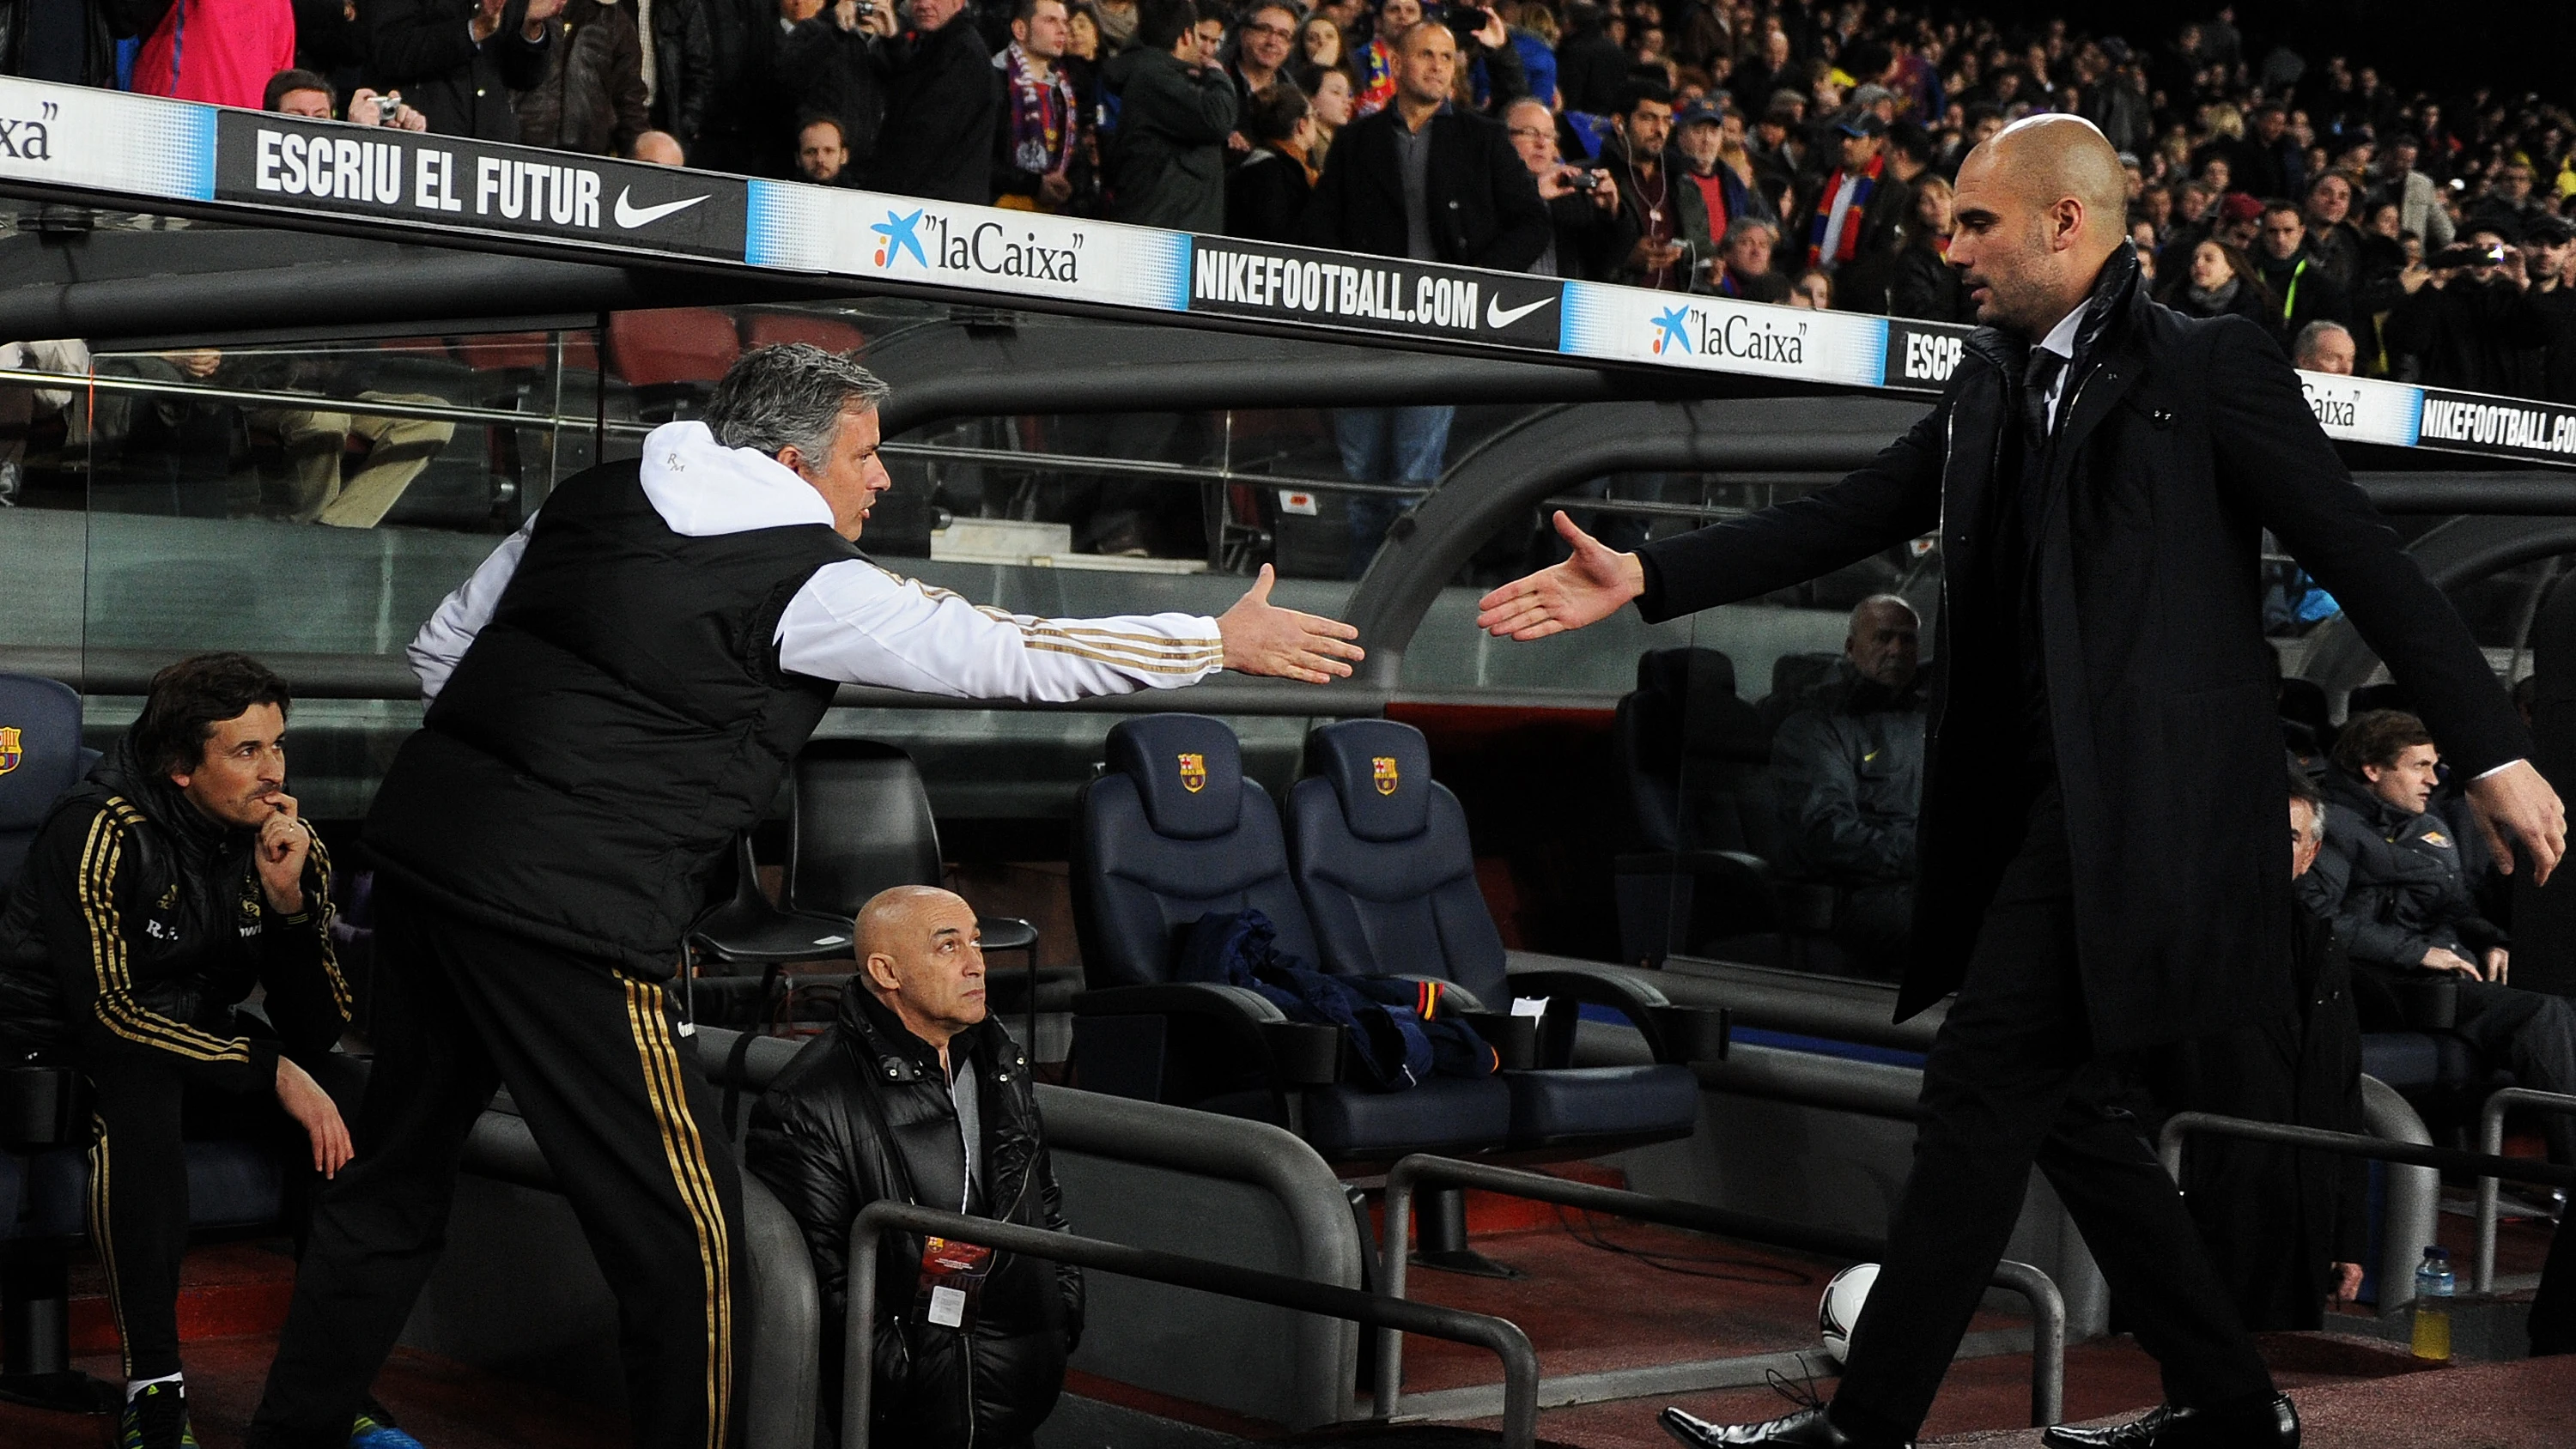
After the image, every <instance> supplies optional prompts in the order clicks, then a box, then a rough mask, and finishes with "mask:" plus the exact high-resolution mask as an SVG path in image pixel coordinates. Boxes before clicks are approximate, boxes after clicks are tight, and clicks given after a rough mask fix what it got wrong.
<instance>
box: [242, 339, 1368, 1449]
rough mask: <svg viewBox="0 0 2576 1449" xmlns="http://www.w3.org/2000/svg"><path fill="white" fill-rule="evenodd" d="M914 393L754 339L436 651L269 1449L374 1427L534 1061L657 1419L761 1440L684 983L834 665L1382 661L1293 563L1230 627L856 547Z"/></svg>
mask: <svg viewBox="0 0 2576 1449" xmlns="http://www.w3.org/2000/svg"><path fill="white" fill-rule="evenodd" d="M885 395H886V388H885V385H884V384H883V383H881V382H879V381H877V379H876V378H875V377H873V376H872V375H870V374H869V373H868V372H867V370H866V369H864V368H862V367H860V366H859V365H858V364H856V363H855V362H852V361H850V360H849V359H847V358H844V357H839V356H836V355H834V354H832V353H828V352H825V351H823V350H822V349H820V348H817V347H813V346H810V345H806V344H801V343H799V344H790V345H787V346H783V347H766V348H759V349H756V350H754V351H751V352H748V353H745V354H744V355H743V356H742V358H741V359H740V360H739V361H737V362H736V363H735V364H734V365H733V367H732V368H730V369H729V370H727V372H726V373H725V376H724V378H723V380H722V381H720V382H719V383H717V385H716V389H715V392H714V395H713V396H711V397H710V398H709V399H708V401H707V408H706V418H705V421H703V422H682V423H670V424H667V425H665V426H663V427H660V428H657V429H655V430H654V431H653V433H652V434H651V435H650V436H649V437H647V438H646V439H645V442H644V455H643V457H641V458H640V459H634V460H630V461H627V462H622V463H607V464H602V465H601V466H599V467H596V468H592V469H590V470H588V471H586V472H583V473H581V474H578V475H576V476H575V477H573V478H571V479H569V480H567V481H566V482H564V483H563V484H562V485H561V486H560V487H558V488H557V489H556V490H555V492H554V495H553V496H552V497H551V498H550V499H549V500H548V501H547V503H546V506H545V509H544V511H543V512H541V513H540V514H538V515H537V516H536V517H535V518H532V519H530V520H529V522H528V526H527V527H525V528H523V529H521V530H520V531H519V532H518V533H517V534H515V535H513V536H512V537H511V538H510V539H509V540H508V541H506V542H504V543H503V544H502V545H501V547H500V548H498V549H497V550H495V551H494V552H493V554H492V556H491V557H490V558H489V559H487V560H485V561H484V563H483V565H482V567H481V568H479V569H477V570H476V571H475V574H474V576H473V577H472V578H471V579H468V580H467V581H466V582H465V584H464V586H463V587H461V588H459V589H458V590H457V591H456V592H455V593H453V594H450V595H449V596H448V598H447V600H446V602H445V603H443V604H441V605H440V606H439V609H438V612H437V613H436V614H435V615H433V616H432V617H431V619H430V621H429V622H428V624H426V625H425V626H423V627H422V629H421V632H420V634H419V636H418V637H416V638H415V639H414V640H413V642H412V647H411V658H412V663H413V666H414V668H415V670H416V671H417V672H418V673H419V675H420V677H421V690H422V693H423V694H425V695H427V696H428V697H429V700H430V705H429V710H428V713H427V714H426V715H425V716H423V719H422V727H421V729H420V731H419V732H418V733H416V734H414V735H413V736H412V737H411V738H410V739H408V740H406V741H405V742H404V743H403V747H402V750H401V752H400V753H399V754H398V755H397V756H396V757H395V759H394V762H393V764H392V766H391V767H390V768H389V769H388V770H387V771H386V773H385V779H384V783H383V785H382V786H381V787H380V788H379V789H378V790H377V792H376V800H375V805H374V808H373V809H372V810H371V811H370V812H369V814H368V817H367V843H368V845H369V846H370V847H371V848H372V849H373V851H374V852H375V857H376V864H377V876H378V881H377V887H376V897H375V900H376V911H377V917H376V949H377V954H378V973H377V974H378V977H379V990H380V991H381V992H382V993H383V996H384V1001H385V1004H384V1006H383V1007H381V1008H380V1009H379V1011H378V1013H377V1015H378V1017H379V1023H378V1026H377V1030H376V1048H377V1058H376V1069H375V1076H374V1079H373V1081H372V1082H371V1083H370V1084H369V1092H368V1097H367V1105H366V1110H365V1112H364V1114H363V1115H362V1117H361V1119H360V1121H359V1124H358V1151H359V1157H358V1162H357V1165H356V1166H355V1167H353V1168H352V1169H351V1170H350V1171H349V1172H348V1173H346V1174H344V1175H343V1177H342V1179H341V1181H340V1182H339V1184H338V1185H337V1187H336V1188H335V1189H334V1190H333V1191H332V1192H330V1193H328V1194H326V1195H325V1197H324V1199H323V1201H322V1204H321V1206H320V1208H319V1210H318V1211H317V1212H316V1214H315V1218H314V1226H313V1236H312V1242H311V1244H310V1246H309V1247H308V1249H307V1251H306V1253H305V1257H304V1262H303V1267H302V1270H301V1272H300V1273H299V1274H298V1275H297V1278H296V1285H295V1301H294V1305H293V1307H292V1308H291V1309H290V1310H289V1313H288V1317H287V1323H286V1329H285V1332H284V1334H283V1336H282V1337H281V1339H280V1341H279V1345H278V1354H277V1360H276V1363H275V1364H274V1365H273V1366H272V1367H271V1369H270V1370H269V1378H268V1390H267V1395H266V1398H265V1399H264V1400H263V1401H262V1403H261V1405H260V1408H259V1413H258V1415H257V1417H256V1418H255V1419H254V1420H253V1421H252V1425H251V1436H250V1441H251V1442H252V1443H253V1444H255V1445H262V1446H304V1445H313V1446H321V1445H330V1446H332V1449H338V1446H339V1445H340V1444H341V1443H343V1442H345V1440H346V1438H347V1435H348V1429H347V1425H348V1423H349V1415H350V1412H351V1408H352V1406H354V1405H355V1404H356V1403H357V1401H358V1398H359V1396H360V1395H361V1394H362V1393H363V1392H364V1391H365V1389H366V1386H367V1384H368V1383H369V1381H371V1380H372V1379H373V1378H374V1377H375V1374H376V1371H377V1369H378V1368H379V1367H380V1366H381V1365H382V1364H383V1362H384V1359H385V1355H386V1354H387V1353H388V1352H389V1351H390V1350H391V1349H392V1348H393V1344H394V1339H395V1337H396V1335H398V1334H399V1333H400V1332H401V1331H402V1325H403V1321H404V1319H405V1318H407V1317H408V1316H409V1315H410V1312H411V1307H412V1303H413V1300H414V1299H416V1298H417V1297H418V1296H419V1293H420V1289H421V1285H422V1284H423V1283H424V1282H425V1281H426V1280H427V1278H428V1276H429V1272H430V1270H431V1268H433V1267H434V1266H436V1264H437V1261H438V1252H439V1246H440V1242H441V1237H442V1234H443V1230H444V1227H445V1223H446V1217H447V1208H448V1203H449V1201H450V1199H451V1198H452V1197H453V1195H454V1192H455V1184H456V1170H457V1157H458V1153H459V1152H460V1150H461V1149H462V1147H463V1144H464V1140H465V1136H466V1133H467V1132H468V1131H469V1130H470V1129H471V1128H472V1127H473V1125H474V1122H475V1119H476V1118H477V1117H478V1116H480V1115H481V1113H482V1111H483V1107H484V1104H485V1103H486V1102H488V1101H490V1100H491V1097H492V1093H493V1089H494V1088H495V1087H497V1086H500V1085H502V1084H504V1083H506V1084H507V1085H508V1086H509V1088H510V1095H511V1098H512V1100H513V1101H514V1102H515V1103H516V1104H517V1107H518V1110H519V1112H520V1114H521V1115H522V1116H523V1117H524V1118H526V1120H527V1124H528V1128H529V1130H530V1131H531V1132H532V1133H533V1134H534V1135H535V1137H536V1140H537V1145H538V1146H539V1147H540V1148H541V1149H543V1151H544V1152H545V1155H546V1160H547V1162H548V1163H549V1164H550V1165H551V1166H552V1168H553V1169H554V1174H555V1178H556V1180H557V1181H558V1182H559V1183H560V1184H561V1185H562V1187H563V1190H564V1192H565V1193H566V1194H567V1195H569V1196H570V1197H571V1198H572V1200H573V1206H574V1210H575V1212H576V1213H577V1214H578V1215H579V1217H580V1219H581V1222H582V1225H583V1227H584V1229H585V1230H586V1231H587V1232H588V1234H589V1236H590V1241H591V1248H592V1251H593V1252H594V1253H595V1254H596V1255H597V1256H598V1259H599V1265H600V1267H601V1269H602V1270H603V1271H604V1273H605V1275H606V1277H607V1279H608V1282H609V1284H610V1286H611V1287H612V1288H613V1289H614V1290H615V1292H616V1294H617V1299H618V1312H619V1321H620V1324H621V1329H622V1339H623V1346H624V1351H625V1367H626V1388H627V1397H628V1403H629V1410H630V1413H631V1416H632V1420H631V1421H632V1423H633V1425H634V1434H635V1438H636V1442H637V1443H639V1444H655V1445H670V1446H674V1449H678V1446H688V1449H722V1446H723V1444H724V1443H725V1442H726V1441H727V1439H728V1438H729V1437H730V1436H731V1435H732V1434H734V1433H736V1432H738V1429H739V1420H740V1414H741V1409H742V1403H741V1400H740V1399H739V1397H738V1396H736V1395H735V1393H734V1391H733V1388H734V1386H733V1365H734V1363H735V1362H736V1361H738V1360H739V1359H740V1358H742V1356H743V1351H744V1347H745V1345H744V1343H743V1340H742V1335H743V1332H744V1325H743V1319H742V1315H741V1314H740V1313H739V1312H738V1311H737V1309H738V1307H739V1306H740V1302H741V1300H740V1294H739V1288H738V1286H737V1285H739V1284H740V1282H741V1279H742V1248H741V1243H742V1233H741V1220H742V1215H741V1208H740V1199H741V1181H740V1178H739V1177H738V1176H737V1175H736V1169H735V1166H734V1160H733V1154H732V1153H730V1152H728V1151H726V1150H725V1145H724V1141H723V1138H722V1137H721V1135H720V1134H719V1132H718V1130H717V1128H716V1127H715V1125H714V1124H715V1122H716V1121H717V1120H718V1119H717V1116H716V1114H715V1112H714V1111H713V1110H712V1108H711V1105H710V1103H709V1099H708V1094H707V1086H706V1080H705V1077H704V1076H703V1074H702V1073H701V1072H700V1071H699V1069H698V1065H697V1058H696V1056H695V1055H694V1054H692V1053H688V1052H683V1051H681V1050H680V1048H679V1038H680V1037H681V1036H682V1035H684V1034H685V1030H686V1029H685V1027H684V1026H683V1025H682V1024H681V1023H680V1022H679V1020H678V1019H677V1015H676V1013H675V1012H674V1011H673V1010H672V1007H671V1004H670V1000H669V997H668V995H667V994H666V992H665V991H664V989H663V987H664V983H665V982H666V981H667V980H668V979H669V978H670V976H671V972H672V968H673V966H674V964H675V963H676V962H677V960H678V958H679V954H680V942H681V937H682V935H683V933H684V932H685V931H686V930H687V929H688V927H689V924H690V922H691V920H692V919H693V918H694V916H695V915H696V912H697V908H698V905H699V903H700V902H701V901H702V900H703V898H704V890H705V883H706V877H707V874H708V872H709V870H710V869H711V868H712V867H713V866H714V865H715V863H716V862H717V860H718V859H720V858H721V857H722V855H723V853H724V851H725V850H726V848H727V847H728V846H729V845H730V844H731V842H732V841H733V839H734V838H735V837H736V836H737V835H738V834H739V833H740V832H742V831H743V830H744V829H746V828H748V827H749V826H750V825H751V824H752V823H753V822H754V821H756V820H757V819H759V818H760V816H761V813H762V812H763V811H765V810H766V809H767V808H768V806H769V802H770V801H771V800H772V799H773V798H775V796H776V794H777V790H778V786H779V783H780V781H781V780H782V779H784V778H785V776H786V773H787V768H788V765H789V763H790V762H791V761H792V760H793V759H794V757H795V754H796V751H797V749H798V748H799V747H800V746H802V745H803V744H804V742H805V739H806V736H808V735H809V734H811V733H812V732H813V730H814V727H815V726H816V725H817V724H819V723H820V722H821V721H822V718H823V712H824V711H825V709H827V708H828V707H829V706H830V704H831V702H832V692H833V690H834V688H835V687H836V686H838V685H841V684H867V685H877V686H881V687H890V688H897V689H910V690H917V691H922V692H928V693H939V694H947V695H953V696H961V697H970V698H986V699H1027V700H1036V699H1047V700H1065V699H1076V698H1081V697H1084V696H1087V695H1096V694H1113V693H1124V692H1126V691H1129V690H1133V689H1136V688H1139V687H1142V686H1155V687H1161V688H1174V687H1178V686H1180V685H1185V684H1190V683H1193V682H1195V681H1197V680H1199V679H1201V678H1204V677H1206V676H1207V675H1209V674H1212V673H1214V672H1215V671H1217V670H1218V669H1220V668H1225V669H1239V670H1247V671H1250V672H1253V673H1262V674H1277V675H1283V676H1286V677H1289V678H1295V679H1301V680H1305V681H1308V682H1310V683H1322V682H1324V681H1325V680H1327V679H1329V678H1333V677H1336V676H1342V675H1347V674H1349V673H1350V666H1349V664H1348V662H1347V661H1349V660H1353V659H1357V658H1358V657H1359V649H1358V647H1357V646H1356V645H1354V644H1352V643H1351V642H1349V641H1350V640H1351V639H1352V638H1353V637H1354V636H1355V634H1356V631H1355V630H1352V629H1351V628H1350V627H1349V626H1348V625H1344V624H1339V623H1335V622H1334V621H1332V620H1328V619H1318V618H1315V617H1313V616H1310V615H1306V614H1300V613H1297V612H1295V611H1293V610H1288V609H1281V608H1276V607H1273V606H1272V605H1271V604H1270V602H1269V594H1270V585H1271V579H1270V571H1269V570H1268V569H1267V568H1264V569H1263V570H1262V577H1261V579H1260V581H1259V582H1258V583H1256V584H1255V585H1254V586H1253V587H1252V589H1251V590H1250V591H1249V592H1248V593H1246V594H1245V595H1244V596H1243V598H1242V600H1241V601H1239V602H1238V603H1236V604H1235V606H1234V607H1233V608H1231V609H1229V610H1228V611H1227V612H1226V614H1225V617H1224V618H1222V619H1208V618H1201V617H1196V616H1192V615H1187V614H1154V615H1145V616H1129V617H1120V618H1112V619H1041V618H1032V617H1029V616H1026V615H1014V614H1005V613H1002V612H1000V611H998V610H991V611H987V610H982V609H978V608H976V607H975V606H974V605H972V604H970V603H968V602H967V601H966V600H964V599H962V598H959V597H958V596H957V595H955V594H952V593H950V592H948V591H947V590H945V589H935V588H931V587H928V586H927V585H924V584H921V583H918V582H916V581H913V580H910V579H906V578H902V577H900V576H899V575H896V574H894V573H891V572H889V571H887V570H886V569H883V568H880V567H878V566H877V564H875V563H874V562H873V561H871V560H870V559H868V558H867V557H866V556H865V555H863V554H861V553H860V552H859V550H858V548H857V547H856V545H855V543H854V542H853V541H854V540H855V539H857V537H858V536H859V531H860V529H861V528H862V527H864V526H865V523H866V520H867V513H868V509H869V507H870V506H871V505H872V504H873V503H874V502H875V500H876V497H877V495H878V494H880V493H882V492H884V491H885V489H886V487H887V485H888V482H889V480H888V478H887V477H886V472H885V466H884V464H883V463H881V462H880V461H878V458H877V438H878V423H877V412H876V408H877V404H878V403H879V402H881V401H882V400H883V399H884V397H885ZM335 1424H336V1425H337V1426H339V1427H338V1429H337V1431H336V1433H335V1431H334V1428H333V1426H334V1425H335Z"/></svg>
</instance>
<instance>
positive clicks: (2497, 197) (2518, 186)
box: [2463, 161, 2550, 237]
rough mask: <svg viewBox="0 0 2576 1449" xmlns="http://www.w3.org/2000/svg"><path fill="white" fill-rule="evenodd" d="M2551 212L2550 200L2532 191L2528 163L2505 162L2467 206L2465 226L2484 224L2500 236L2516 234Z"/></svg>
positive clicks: (2518, 234) (2471, 227) (2519, 233)
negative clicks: (2485, 188)
mask: <svg viewBox="0 0 2576 1449" xmlns="http://www.w3.org/2000/svg"><path fill="white" fill-rule="evenodd" d="M2549 213H2550V207H2549V203H2548V202H2547V201H2545V200H2543V199H2542V198H2540V197H2538V196H2534V195H2532V192H2531V165H2530V163H2528V162H2524V161H2507V162H2506V163H2505V164H2504V167H2503V169H2501V170H2499V171H2497V172H2496V173H2495V180H2494V181H2493V182H2491V183H2489V185H2488V186H2487V190H2486V194H2485V195H2483V196H2480V197H2479V198H2478V200H2477V204H2476V205H2474V206H2472V207H2470V208H2469V214H2468V218H2467V220H2466V221H2465V222H2464V223H2463V226H2464V228H2466V229H2475V228H2477V227H2481V226H2483V227H2486V228H2488V229H2489V230H2491V231H2494V232H2496V233H2497V234H2498V235H2501V236H2510V237H2519V236H2521V235H2522V229H2523V228H2524V227H2526V226H2529V225H2530V224H2531V223H2532V221H2533V220H2534V219H2536V218H2538V217H2541V216H2545V215H2548V214H2549Z"/></svg>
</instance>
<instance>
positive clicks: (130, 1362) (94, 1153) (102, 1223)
mask: <svg viewBox="0 0 2576 1449" xmlns="http://www.w3.org/2000/svg"><path fill="white" fill-rule="evenodd" d="M90 1125H91V1131H90V1139H89V1240H90V1242H92V1243H93V1244H95V1245H97V1247H98V1262H99V1266H100V1267H101V1268H104V1269H106V1270H107V1311H108V1312H109V1313H111V1314H113V1315H115V1318H116V1346H117V1357H118V1361H119V1362H120V1363H122V1364H123V1365H124V1368H125V1376H126V1377H127V1378H129V1379H130V1378H132V1377H134V1339H133V1337H132V1335H130V1334H128V1333H127V1332H126V1331H125V1297H124V1295H123V1294H122V1293H121V1292H119V1291H118V1285H117V1281H116V1239H115V1237H113V1236H112V1235H111V1234H110V1233H109V1232H108V1230H107V1192H108V1183H107V1123H106V1121H105V1120H104V1119H102V1118H96V1117H93V1118H91V1119H90Z"/></svg>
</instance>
